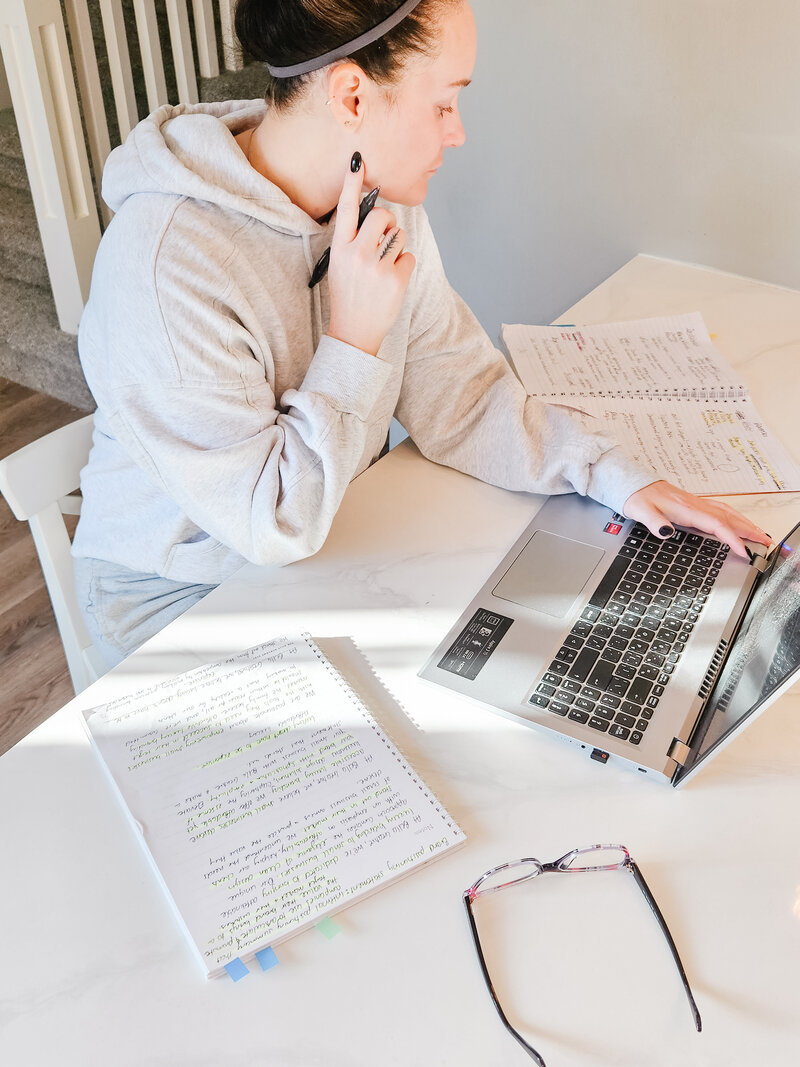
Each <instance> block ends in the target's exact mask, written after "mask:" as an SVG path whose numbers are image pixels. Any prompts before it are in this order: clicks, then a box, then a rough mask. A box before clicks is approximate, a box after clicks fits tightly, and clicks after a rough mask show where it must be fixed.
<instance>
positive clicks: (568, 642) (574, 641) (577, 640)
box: [563, 634, 583, 648]
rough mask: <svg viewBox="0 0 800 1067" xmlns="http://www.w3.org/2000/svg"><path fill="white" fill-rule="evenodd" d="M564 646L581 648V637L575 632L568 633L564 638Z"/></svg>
mask: <svg viewBox="0 0 800 1067" xmlns="http://www.w3.org/2000/svg"><path fill="white" fill-rule="evenodd" d="M563 647H564V648H582V647H583V638H582V637H578V635H577V634H569V635H568V636H567V637H565V638H564V646H563Z"/></svg>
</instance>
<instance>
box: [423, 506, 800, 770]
mask: <svg viewBox="0 0 800 1067" xmlns="http://www.w3.org/2000/svg"><path fill="white" fill-rule="evenodd" d="M798 531H800V524H798V526H796V527H795V528H794V529H793V530H792V531H791V532H790V533H789V534H788V535H787V537H786V538H785V539H784V540H783V541H782V542H780V544H778V545H774V546H773V547H772V548H771V549H769V550H767V549H766V548H765V547H764V546H763V545H750V546H749V547H748V551H749V553H750V558H749V560H743V559H741V558H740V557H738V556H734V555H733V554H732V553H731V552H730V551H729V549H728V546H727V545H723V544H720V542H719V541H717V540H715V539H714V538H712V537H708V536H706V535H704V534H702V533H700V532H699V531H697V530H691V529H678V530H676V532H675V535H674V537H671V538H670V539H668V540H666V541H664V540H662V539H661V538H658V537H655V536H653V535H652V534H650V533H649V532H648V530H647V529H646V527H644V526H642V525H641V524H639V523H637V522H634V521H632V520H630V519H625V518H624V517H623V516H621V515H616V514H613V513H611V512H610V511H609V510H608V509H607V508H606V507H604V506H603V505H602V504H598V503H596V502H595V501H592V500H589V499H588V498H586V497H581V496H579V495H578V494H575V493H572V494H568V495H565V496H557V497H551V498H550V499H549V500H548V501H547V502H546V503H545V504H544V506H543V507H542V508H541V510H540V511H539V512H538V513H537V514H536V516H535V517H534V519H533V521H532V522H531V523H530V525H529V526H528V527H527V529H526V530H525V532H524V533H523V534H522V536H521V537H520V538H519V539H518V540H517V541H516V543H515V544H514V545H513V546H512V548H511V549H510V550H509V552H508V553H507V554H506V556H505V557H504V559H503V561H502V562H501V563H500V565H499V566H498V567H497V568H496V570H495V571H494V572H493V574H492V575H491V576H490V577H489V579H488V580H487V581H486V582H485V584H484V585H483V587H482V589H481V590H480V592H479V593H478V594H477V596H476V597H474V599H473V600H472V602H471V603H470V604H469V606H468V607H467V609H466V610H465V611H464V613H463V614H462V615H461V617H460V618H459V619H458V621H457V622H456V623H455V625H454V626H453V627H452V629H451V630H450V632H449V633H448V634H447V635H446V637H445V638H444V640H443V641H442V642H441V643H440V645H439V646H438V648H437V649H436V650H435V652H434V653H433V655H432V656H431V657H430V659H429V660H428V662H427V663H426V664H425V666H424V667H423V668H422V670H421V671H420V672H419V675H420V677H421V678H424V679H426V680H427V681H430V682H434V683H436V684H438V685H441V686H445V687H446V688H447V689H451V690H453V691H454V692H456V693H460V694H462V695H464V696H467V697H470V698H472V699H474V700H477V701H479V702H480V703H482V704H483V705H485V706H487V707H488V708H490V709H491V710H493V711H495V712H499V713H500V714H502V715H505V716H508V717H509V718H512V719H514V720H516V721H517V722H520V723H524V724H525V725H527V726H531V727H536V728H542V729H545V730H549V731H551V732H552V733H555V734H558V735H559V736H560V737H561V738H563V739H564V740H566V741H569V742H571V743H573V744H574V745H577V746H579V748H580V749H582V750H583V751H584V752H585V753H586V754H587V755H589V756H591V757H592V759H594V760H596V761H598V762H599V763H601V764H605V763H608V762H609V761H622V762H623V763H625V764H627V765H629V766H630V767H631V768H633V769H635V770H636V771H639V772H641V773H642V774H644V775H648V776H650V777H654V778H657V779H660V780H662V781H666V782H669V783H670V784H671V785H672V786H675V787H679V786H682V785H684V784H685V783H686V782H688V781H689V780H690V779H691V778H692V777H693V776H694V774H696V773H697V771H698V770H699V769H700V768H701V767H703V766H704V765H705V763H706V762H707V760H709V759H710V758H712V757H713V756H714V755H716V754H717V753H718V752H719V751H721V750H722V748H724V747H725V745H727V744H728V743H729V742H730V741H731V740H732V739H733V738H734V737H735V736H736V735H737V734H739V733H740V732H741V731H742V730H743V729H744V728H745V727H746V726H747V725H748V724H749V723H750V722H752V721H753V720H754V719H755V718H756V717H757V716H758V715H759V714H761V712H762V711H764V710H765V709H766V708H767V707H768V706H769V705H770V704H771V703H772V702H773V701H774V700H776V699H777V698H778V697H779V696H780V694H781V693H783V692H784V691H785V690H786V689H787V688H788V687H789V686H790V685H791V684H792V683H793V682H794V681H796V680H798V679H800V674H798V670H800V563H798V548H800V532H798Z"/></svg>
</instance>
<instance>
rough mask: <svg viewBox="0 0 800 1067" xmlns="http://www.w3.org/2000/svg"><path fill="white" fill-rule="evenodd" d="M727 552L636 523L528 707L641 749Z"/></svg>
mask: <svg viewBox="0 0 800 1067" xmlns="http://www.w3.org/2000/svg"><path fill="white" fill-rule="evenodd" d="M728 551H729V546H728V545H722V544H720V542H719V541H715V540H714V539H713V538H711V537H703V536H702V535H701V534H690V533H686V531H685V530H676V532H675V534H674V536H672V537H670V538H669V539H668V540H666V541H664V540H662V539H661V538H660V537H655V536H654V535H653V534H651V533H650V532H649V531H648V530H647V529H646V527H644V526H642V525H641V524H638V523H637V525H635V526H634V527H633V529H632V530H631V533H630V536H629V537H628V538H627V540H626V541H625V543H624V544H623V545H622V547H621V548H620V550H619V552H618V553H617V556H616V558H615V559H614V562H613V563H612V564H611V566H610V567H609V569H608V570H607V571H606V573H605V575H604V576H603V579H602V581H601V582H600V584H599V585H598V587H597V589H595V591H594V593H593V594H592V598H591V600H590V601H589V603H588V604H587V606H586V607H585V608H584V609H583V612H582V613H581V616H580V618H579V619H578V621H577V622H576V623H575V625H574V626H573V627H572V629H571V631H570V632H569V634H568V636H567V637H566V639H565V641H564V643H563V644H562V646H561V648H560V649H559V650H558V652H556V655H555V659H554V660H553V662H552V663H551V664H550V666H549V667H548V668H547V671H546V673H545V674H544V676H543V678H542V680H541V681H540V683H539V685H538V686H537V687H536V690H535V692H534V693H533V695H532V696H531V697H530V700H529V703H530V704H533V705H534V706H536V707H539V708H545V709H547V711H550V712H552V713H553V714H554V715H561V716H563V717H565V718H568V719H573V720H574V721H575V722H580V723H585V724H586V725H587V726H589V727H591V728H592V729H593V730H597V731H598V733H604V734H607V735H608V736H609V737H614V738H617V739H618V740H619V741H627V742H628V743H629V744H632V745H638V744H639V743H640V742H641V740H642V738H643V736H644V732H645V730H646V729H647V727H648V725H649V724H650V721H651V719H652V718H653V714H654V712H655V710H656V708H657V707H658V703H659V700H660V699H661V696H662V695H663V693H664V689H665V687H666V686H667V685H668V684H669V680H670V677H671V675H672V673H673V672H674V670H675V667H676V665H677V663H678V660H679V659H680V657H681V653H682V652H683V650H684V648H685V647H686V642H687V641H688V639H689V635H690V634H691V632H692V629H693V627H694V625H695V623H696V622H697V620H698V618H699V616H700V612H701V611H702V610H703V606H704V604H705V602H706V600H707V599H708V594H709V592H710V590H711V588H712V586H713V584H714V582H715V580H716V577H717V575H718V574H719V571H720V568H721V566H722V564H723V562H724V560H725V556H726V555H727V554H728Z"/></svg>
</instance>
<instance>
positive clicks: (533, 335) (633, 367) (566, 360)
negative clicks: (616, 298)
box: [503, 312, 747, 399]
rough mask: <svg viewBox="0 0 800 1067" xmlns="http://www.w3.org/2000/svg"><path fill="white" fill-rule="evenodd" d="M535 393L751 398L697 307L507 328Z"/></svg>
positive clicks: (509, 343) (508, 343) (506, 333)
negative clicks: (596, 321) (634, 317)
mask: <svg viewBox="0 0 800 1067" xmlns="http://www.w3.org/2000/svg"><path fill="white" fill-rule="evenodd" d="M503 340H504V341H505V344H506V347H507V348H508V351H509V354H510V355H511V358H512V360H513V362H514V367H515V368H516V371H517V374H518V376H519V378H520V381H521V382H522V384H523V385H524V386H525V389H526V391H527V392H528V393H529V394H530V395H531V396H539V397H542V398H543V399H550V398H555V399H560V398H561V397H568V396H594V395H600V396H609V395H612V396H621V395H630V394H634V395H635V394H642V393H649V394H657V395H659V394H660V395H713V394H710V393H709V392H708V391H709V390H719V389H720V388H723V389H724V390H725V395H733V396H738V395H742V396H746V395H747V390H746V389H745V387H744V386H743V385H742V384H741V382H740V381H739V379H738V377H737V375H736V373H735V372H734V370H733V368H732V367H731V366H730V364H729V363H728V362H727V361H726V360H725V359H724V357H723V356H722V355H721V354H720V353H719V352H718V351H717V349H716V348H715V347H714V344H713V342H712V341H711V338H710V337H709V336H708V331H707V330H706V327H705V323H704V322H703V318H702V316H701V315H700V313H699V312H692V313H691V314H688V315H670V316H666V317H663V318H654V319H640V320H638V321H634V322H614V323H606V324H601V325H597V326H577V327H573V328H567V327H559V326H522V325H514V326H505V325H504V326H503Z"/></svg>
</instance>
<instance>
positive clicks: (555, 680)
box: [542, 671, 561, 685]
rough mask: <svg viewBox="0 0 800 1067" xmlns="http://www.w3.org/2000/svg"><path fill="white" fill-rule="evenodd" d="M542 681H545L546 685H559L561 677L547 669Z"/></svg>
mask: <svg viewBox="0 0 800 1067" xmlns="http://www.w3.org/2000/svg"><path fill="white" fill-rule="evenodd" d="M542 681H543V682H547V684H548V685H560V683H561V679H560V678H559V676H558V675H557V674H552V673H551V672H550V671H548V672H547V673H546V674H545V675H544V677H543V678H542Z"/></svg>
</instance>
